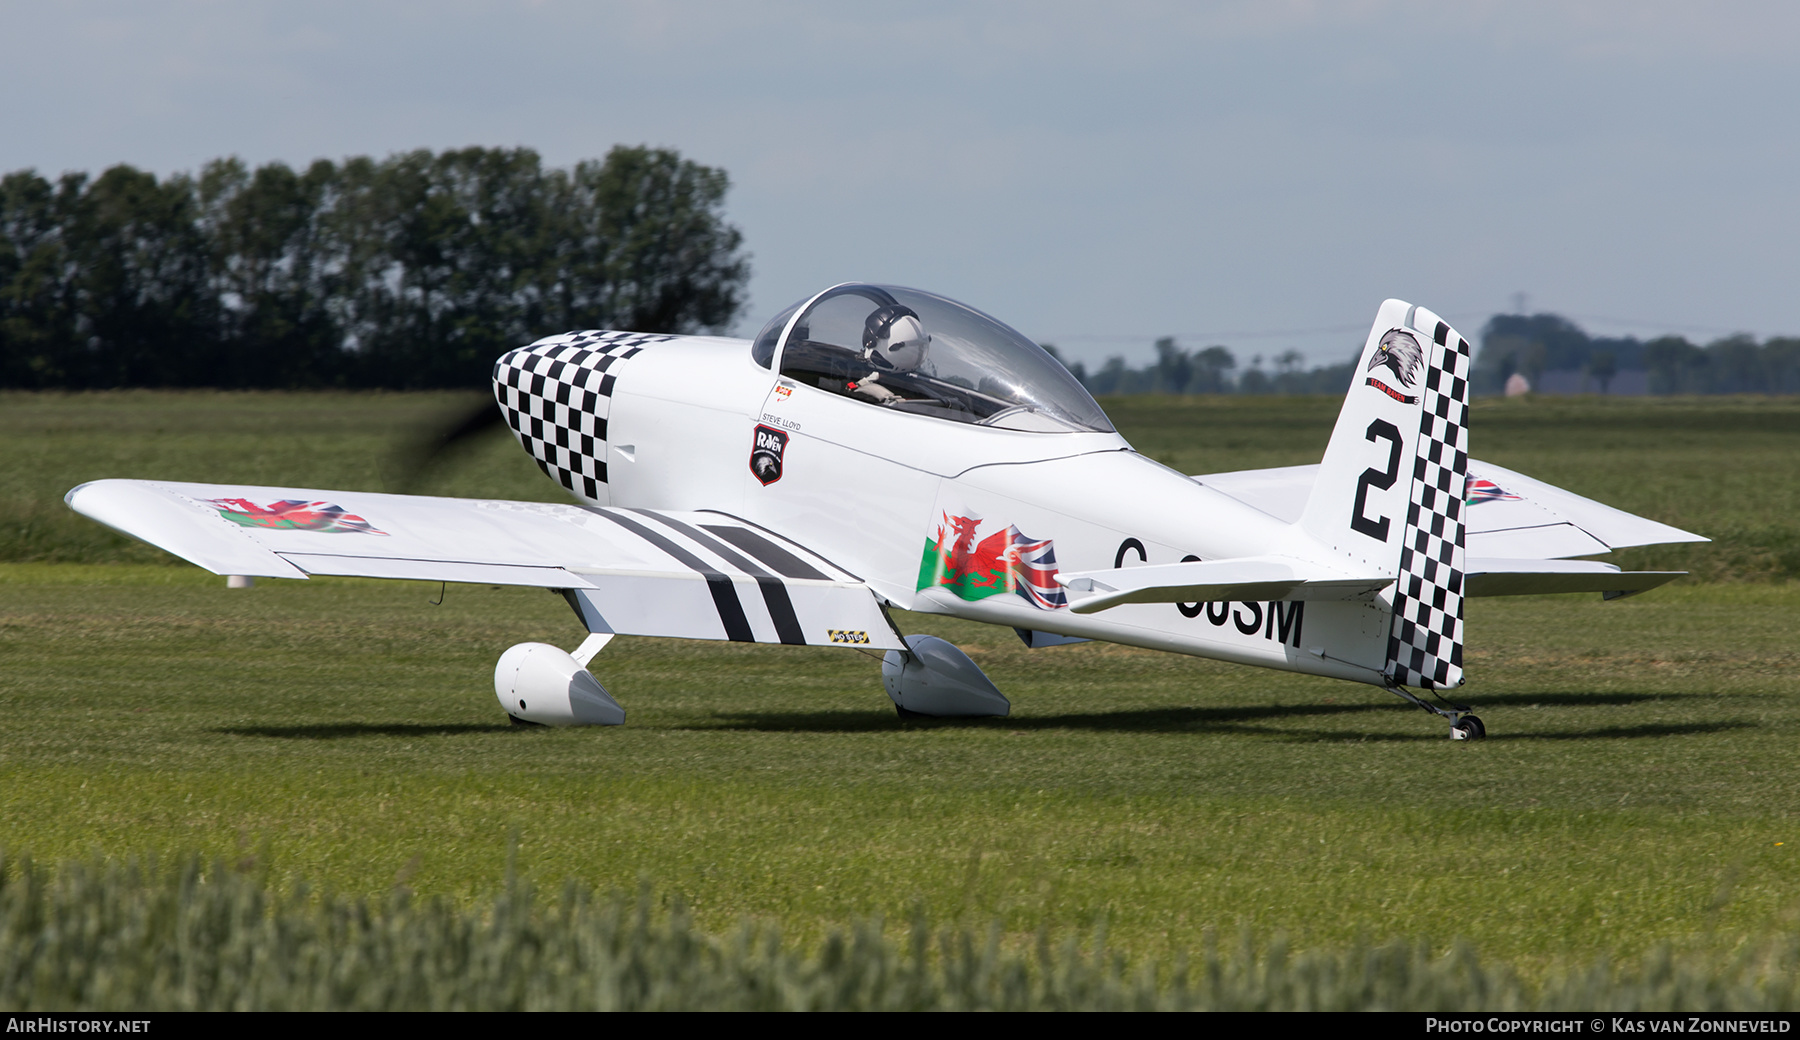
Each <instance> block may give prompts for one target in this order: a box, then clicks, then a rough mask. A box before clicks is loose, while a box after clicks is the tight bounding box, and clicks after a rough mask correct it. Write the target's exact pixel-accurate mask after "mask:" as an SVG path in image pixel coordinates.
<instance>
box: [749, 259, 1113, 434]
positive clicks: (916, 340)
mask: <svg viewBox="0 0 1800 1040" xmlns="http://www.w3.org/2000/svg"><path fill="white" fill-rule="evenodd" d="M802 307H805V311H804V312H803V313H801V314H800V316H799V318H798V319H797V320H796V319H794V314H795V312H796V311H799V310H800V309H801V308H802ZM790 320H791V321H792V327H791V328H790V327H789V322H790ZM784 331H785V332H786V338H785V339H783V338H782V336H783V332H784ZM751 356H752V357H753V358H755V360H756V362H757V364H760V365H762V366H764V367H765V368H766V367H770V365H771V364H772V363H773V362H774V361H775V359H776V358H779V359H780V366H781V367H780V370H781V374H782V375H783V376H786V377H787V378H788V379H791V380H793V381H795V382H797V383H802V384H804V385H806V386H810V387H814V388H816V389H819V390H823V391H825V392H827V393H832V394H837V395H840V396H843V397H848V398H851V399H852V400H856V401H861V402H863V403H865V404H868V405H870V406H871V407H878V408H889V409H892V410H895V411H902V412H909V413H912V414H915V415H928V416H932V417H934V418H939V419H949V420H951V421H954V422H965V423H974V424H976V425H981V426H993V427H998V428H1000V429H1007V430H1028V431H1032V432H1040V433H1075V432H1081V431H1096V432H1101V433H1111V432H1113V427H1112V423H1110V422H1108V421H1107V418H1106V413H1105V412H1103V411H1101V410H1100V406H1099V405H1098V404H1097V403H1095V401H1094V398H1093V396H1092V395H1090V394H1089V393H1088V392H1087V389H1086V388H1085V387H1083V386H1082V385H1081V383H1080V382H1079V381H1077V380H1076V378H1075V377H1074V376H1072V375H1070V374H1069V370H1068V369H1066V368H1064V367H1063V366H1062V364H1061V363H1060V362H1058V361H1057V360H1056V359H1055V358H1053V357H1051V356H1050V355H1049V353H1047V352H1046V351H1045V350H1044V348H1043V347H1040V346H1038V345H1037V344H1036V343H1033V342H1032V341H1031V340H1030V339H1028V338H1026V337H1025V336H1024V335H1022V334H1021V333H1019V332H1018V331H1017V330H1016V329H1013V328H1011V327H1009V326H1007V325H1005V324H1003V323H1001V322H998V321H995V320H994V319H993V318H990V317H988V316H987V315H985V314H983V313H981V312H980V311H978V310H976V309H974V308H973V307H968V306H965V305H963V304H960V303H957V302H956V301H955V300H950V299H946V298H944V297H942V296H938V295H935V294H933V293H928V292H921V291H919V290H917V289H904V288H900V287H898V286H892V285H868V284H862V283H850V284H846V285H838V286H833V287H832V288H830V289H827V290H826V291H825V292H823V293H820V294H819V295H818V296H816V297H809V298H808V299H806V300H802V301H800V302H799V303H796V304H794V305H793V306H792V307H789V308H787V309H786V310H783V311H782V312H781V313H780V314H777V315H776V316H775V317H774V318H773V319H771V320H770V321H769V324H767V325H765V326H763V329H762V331H761V332H760V333H758V334H757V337H756V339H755V341H754V342H753V344H752V346H751Z"/></svg>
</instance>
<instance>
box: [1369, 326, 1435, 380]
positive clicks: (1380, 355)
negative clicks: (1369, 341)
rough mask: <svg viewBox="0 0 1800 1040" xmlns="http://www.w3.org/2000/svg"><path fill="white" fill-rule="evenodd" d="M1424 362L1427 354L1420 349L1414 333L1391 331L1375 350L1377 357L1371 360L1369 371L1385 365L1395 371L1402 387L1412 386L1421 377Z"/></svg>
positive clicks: (1402, 330) (1400, 330) (1398, 330)
mask: <svg viewBox="0 0 1800 1040" xmlns="http://www.w3.org/2000/svg"><path fill="white" fill-rule="evenodd" d="M1424 360H1425V352H1424V351H1423V350H1421V349H1420V348H1419V341H1418V340H1416V339H1414V338H1413V334H1412V333H1410V332H1407V331H1406V330H1404V329H1389V330H1388V333H1387V335H1385V336H1383V337H1381V345H1380V346H1379V347H1376V348H1375V356H1374V357H1372V358H1370V359H1369V371H1371V372H1373V371H1375V370H1376V369H1378V368H1381V367H1382V366H1384V365H1385V366H1386V367H1388V368H1389V369H1392V370H1393V373H1394V378H1395V379H1398V380H1400V385H1401V386H1411V385H1413V380H1415V379H1417V378H1418V377H1419V363H1420V362H1422V361H1424Z"/></svg>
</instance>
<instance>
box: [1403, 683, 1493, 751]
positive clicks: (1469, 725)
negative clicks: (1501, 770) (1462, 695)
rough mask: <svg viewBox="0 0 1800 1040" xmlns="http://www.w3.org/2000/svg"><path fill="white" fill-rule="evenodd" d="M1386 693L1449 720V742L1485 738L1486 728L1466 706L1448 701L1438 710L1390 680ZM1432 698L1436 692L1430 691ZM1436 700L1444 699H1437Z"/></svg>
mask: <svg viewBox="0 0 1800 1040" xmlns="http://www.w3.org/2000/svg"><path fill="white" fill-rule="evenodd" d="M1387 691H1388V692H1389V693H1391V694H1393V695H1394V696H1396V697H1398V698H1400V699H1401V700H1404V701H1408V702H1410V703H1412V704H1414V705H1416V706H1418V707H1420V708H1423V709H1425V710H1426V711H1428V712H1431V713H1432V714H1433V715H1436V716H1439V717H1440V718H1445V719H1449V720H1450V739H1451V740H1481V739H1483V738H1485V737H1486V736H1487V727H1486V726H1484V725H1482V724H1481V719H1480V718H1479V717H1477V716H1476V714H1475V712H1474V711H1473V710H1472V709H1470V708H1469V706H1468V705H1466V704H1451V703H1450V702H1449V701H1444V707H1441V708H1440V707H1438V706H1437V705H1435V704H1433V703H1431V702H1430V701H1427V700H1425V699H1423V698H1421V697H1420V696H1418V695H1417V694H1415V693H1412V692H1410V691H1408V690H1407V689H1406V688H1405V687H1403V686H1401V685H1400V684H1398V683H1396V682H1394V681H1393V680H1392V679H1389V680H1388V683H1387ZM1432 696H1433V697H1437V696H1438V695H1437V692H1436V691H1432ZM1438 700H1444V699H1443V698H1442V697H1438Z"/></svg>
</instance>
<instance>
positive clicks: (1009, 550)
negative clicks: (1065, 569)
mask: <svg viewBox="0 0 1800 1040" xmlns="http://www.w3.org/2000/svg"><path fill="white" fill-rule="evenodd" d="M1006 540H1007V547H1006V556H1007V560H1008V562H1009V563H1011V564H1012V566H1011V567H1009V568H1007V573H1008V575H1009V576H1010V577H1011V578H1012V583H1013V586H1014V588H1013V591H1015V592H1017V593H1018V594H1019V595H1021V596H1023V597H1025V598H1026V599H1027V600H1029V601H1030V602H1031V605H1032V606H1035V607H1037V608H1039V609H1041V610H1055V609H1057V608H1059V607H1066V606H1068V605H1069V593H1068V591H1067V590H1065V589H1064V588H1063V587H1062V586H1061V585H1058V584H1057V583H1056V548H1055V546H1053V545H1052V544H1051V540H1050V539H1048V538H1042V539H1032V538H1029V537H1027V536H1026V535H1025V532H1023V531H1021V530H1019V529H1018V527H1016V526H1015V527H1012V528H1010V529H1009V530H1008V531H1007V532H1006Z"/></svg>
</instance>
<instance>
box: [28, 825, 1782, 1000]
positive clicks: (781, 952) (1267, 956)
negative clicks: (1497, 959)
mask: <svg viewBox="0 0 1800 1040" xmlns="http://www.w3.org/2000/svg"><path fill="white" fill-rule="evenodd" d="M1083 938H1085V939H1086V940H1087V944H1086V948H1084V947H1083V944H1082V941H1081V940H1082V939H1083ZM999 939H1000V937H999V935H998V933H997V932H995V933H990V934H989V935H986V936H978V935H974V934H971V933H970V932H968V931H966V930H959V929H942V930H939V929H934V928H933V927H932V926H931V925H930V924H929V923H928V922H927V921H924V920H922V919H919V920H915V921H914V922H913V923H912V926H911V928H910V931H909V932H908V933H907V937H906V939H905V940H904V941H901V942H895V941H894V940H892V939H890V938H889V937H888V936H887V935H886V933H885V932H884V930H883V929H882V927H881V925H880V923H879V922H864V923H860V924H856V925H852V926H850V927H848V928H847V929H845V930H844V931H842V932H839V933H836V934H834V935H831V936H830V937H828V938H827V939H825V940H824V941H823V942H822V943H820V944H819V945H818V946H817V947H816V948H814V949H796V948H794V947H792V946H789V945H785V944H783V943H782V941H781V939H780V936H779V935H778V934H776V932H775V931H774V930H773V929H771V928H769V927H766V926H759V925H755V924H746V925H744V926H743V927H742V928H741V929H739V930H738V931H737V932H736V933H735V934H732V935H729V936H724V937H720V936H710V935H706V934H703V933H701V932H699V931H697V930H696V929H695V928H694V927H693V925H692V924H691V923H690V921H689V920H688V918H687V916H686V914H685V913H684V912H683V911H682V909H681V908H680V906H679V905H677V906H675V907H674V908H673V909H669V910H659V909H657V906H656V902H655V901H654V900H653V899H651V898H650V895H649V893H648V892H646V893H645V894H643V895H641V896H640V897H639V898H638V899H637V900H636V902H635V903H633V902H632V901H630V900H628V899H624V898H621V897H617V896H612V897H599V898H596V896H595V895H594V894H593V893H592V892H590V891H588V890H586V889H584V888H582V887H580V886H577V885H574V884H570V885H569V886H567V887H566V888H565V889H564V890H563V892H562V894H561V896H560V898H558V899H556V900H552V901H546V900H540V899H538V898H537V897H536V896H535V895H534V894H533V893H532V891H531V890H530V889H529V888H528V887H526V886H524V885H522V884H519V883H516V882H515V883H509V884H508V885H507V887H506V888H505V890H504V891H503V892H502V893H501V894H500V895H498V896H497V897H495V898H494V899H493V900H492V901H491V902H490V903H488V904H487V905H485V906H480V907H477V908H475V909H472V910H458V909H455V908H454V907H452V906H451V905H450V904H449V903H448V902H446V901H443V900H437V899H434V900H426V901H415V900H413V899H411V898H410V897H409V896H408V894H407V893H406V892H405V891H404V890H403V889H398V890H396V892H395V893H394V894H393V895H392V896H391V897H390V898H389V899H388V900H387V901H386V902H384V903H381V904H373V903H370V902H368V901H366V900H344V899H339V898H334V897H331V896H329V895H324V896H320V895H318V894H315V893H311V892H309V891H307V890H306V889H305V888H303V887H302V888H296V889H293V890H288V891H274V890H271V889H270V888H269V887H268V886H267V885H266V884H265V883H264V882H263V881H261V880H259V879H258V878H256V877H254V876H252V875H248V874H241V873H234V872H231V871H229V870H226V869H223V868H220V867H215V868H213V869H211V870H202V869H201V867H200V866H199V861H198V860H191V861H189V862H188V863H187V864H186V865H184V866H183V867H181V868H180V869H177V870H157V869H154V868H145V867H142V866H140V865H138V864H128V865H124V866H119V865H103V864H72V865H69V866H66V867H64V868H63V869H62V870H60V871H58V872H54V873H52V872H49V871H45V870H43V869H41V868H37V867H34V866H33V865H32V864H30V863H29V862H25V863H22V864H19V863H3V862H0V1010H8V1011H12V1010H228V1009H238V1010H249V1009H257V1010H288V1009H292V1010H301V1009H306V1010H507V1009H521V1010H586V1009H591V1010H658V1009H666V1010H677V1009H680V1010H698V1009H717V1010H973V1009H995V1010H1152V1009H1171V1010H1172V1009H1191V1010H1207V1009H1217V1010H1523V1009H1544V1010H1671V1009H1677V1010H1777V1009H1791V1008H1794V1007H1796V1006H1800V992H1797V990H1796V970H1795V969H1796V965H1797V964H1800V957H1797V956H1796V954H1797V953H1800V946H1796V944H1795V943H1794V942H1793V941H1792V940H1788V941H1786V942H1784V943H1783V944H1781V945H1779V946H1771V947H1768V948H1765V949H1764V950H1762V951H1760V952H1758V953H1756V954H1753V955H1752V954H1744V955H1740V956H1739V957H1738V958H1736V959H1735V960H1734V961H1733V962H1732V963H1730V964H1714V965H1704V964H1698V963H1684V962H1679V961H1677V960H1676V959H1675V958H1673V957H1671V956H1669V955H1668V954H1666V953H1663V954H1658V955H1653V956H1651V957H1649V958H1646V959H1645V960H1644V962H1643V963H1641V964H1637V965H1631V966H1627V967H1623V968H1616V967H1612V966H1609V965H1607V964H1605V963H1601V964H1597V965H1595V966H1594V967H1593V968H1592V969H1590V970H1588V971H1585V972H1582V973H1578V974H1571V975H1568V976H1563V977H1557V978H1552V979H1551V980H1549V981H1548V982H1546V983H1545V984H1544V985H1543V986H1541V987H1526V986H1524V985H1522V984H1521V983H1520V982H1519V981H1518V980H1517V977H1516V976H1515V975H1514V974H1513V973H1512V972H1511V971H1509V970H1507V969H1506V968H1505V967H1495V966H1484V965H1483V964H1481V963H1480V961H1479V959H1478V958H1477V956H1476V955H1475V953H1474V951H1472V950H1470V949H1469V948H1467V947H1466V946H1460V945H1459V946H1456V947H1454V948H1452V949H1451V950H1450V951H1449V952H1448V953H1444V954H1437V955H1434V954H1433V953H1432V952H1431V949H1430V947H1429V946H1428V945H1427V944H1424V943H1419V944H1416V945H1414V944H1407V943H1393V944H1389V945H1385V946H1367V945H1361V946H1356V947H1352V948H1350V949H1347V950H1342V951H1336V952H1329V951H1310V952H1304V953H1298V954H1295V953H1291V952H1290V951H1288V949H1287V948H1286V946H1285V944H1284V943H1282V942H1281V941H1279V940H1277V941H1275V942H1272V943H1268V944H1266V945H1260V946H1259V945H1257V944H1256V943H1254V942H1253V941H1251V939H1249V938H1248V937H1246V938H1245V939H1243V940H1242V941H1241V942H1240V944H1239V945H1238V947H1237V949H1236V950H1235V951H1234V952H1231V953H1226V954H1220V953H1219V952H1217V951H1216V950H1210V949H1209V950H1206V951H1203V952H1201V953H1199V954H1197V955H1195V956H1193V957H1183V958H1179V959H1177V960H1175V961H1174V962H1172V963H1156V962H1151V961H1145V962H1139V963H1136V964H1132V963H1129V962H1128V961H1127V960H1126V959H1125V958H1124V957H1123V956H1121V955H1119V954H1116V953H1113V952H1109V951H1108V950H1107V949H1106V948H1105V940H1104V932H1103V929H1096V930H1095V931H1094V932H1093V933H1092V934H1091V935H1088V936H1085V937H1075V936H1072V937H1070V938H1068V939H1067V940H1065V941H1063V942H1060V943H1058V942H1055V941H1053V940H1052V939H1051V938H1050V937H1049V936H1046V935H1040V936H1039V937H1038V941H1037V943H1036V944H1035V946H1033V947H1031V948H1030V949H1029V950H1028V951H1027V952H1017V951H1014V950H1011V949H1008V948H1006V947H1005V946H1003V945H1002V944H1001V942H1000V941H999Z"/></svg>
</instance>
